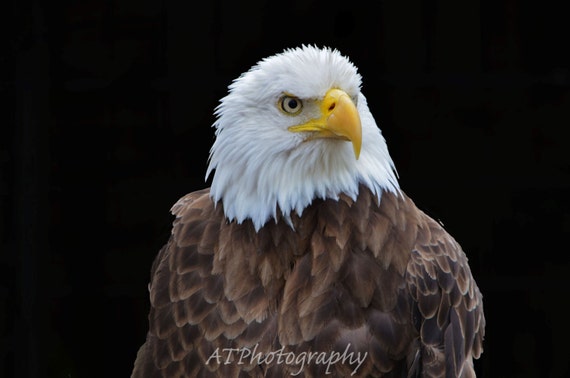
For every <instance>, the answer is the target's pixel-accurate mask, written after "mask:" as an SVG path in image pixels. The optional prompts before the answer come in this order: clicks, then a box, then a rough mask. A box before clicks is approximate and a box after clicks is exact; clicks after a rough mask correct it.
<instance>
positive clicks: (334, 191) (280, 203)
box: [206, 46, 399, 230]
mask: <svg viewBox="0 0 570 378" xmlns="http://www.w3.org/2000/svg"><path fill="white" fill-rule="evenodd" d="M360 84H361V78H360V75H359V74H358V72H357V70H356V67H354V65H353V64H352V63H351V62H350V61H349V60H348V59H347V58H345V57H343V56H342V55H341V54H340V53H339V52H338V51H337V50H331V49H328V48H325V49H319V48H317V47H313V46H303V47H301V48H296V49H290V50H286V51H284V52H283V53H281V54H277V55H274V56H272V57H269V58H266V59H264V60H262V61H261V62H259V63H258V64H257V65H255V66H254V67H252V68H251V69H250V70H249V71H248V72H246V73H244V74H242V75H241V76H240V77H239V78H238V79H236V80H235V81H234V82H233V83H232V84H231V85H230V87H229V89H230V91H229V94H228V95H227V96H226V97H224V98H223V99H222V100H221V103H220V105H219V106H218V107H217V109H216V116H217V117H218V118H217V121H216V122H215V123H214V127H215V128H216V141H215V142H214V145H213V146H212V149H211V152H210V162H209V166H208V170H207V173H206V177H208V176H209V175H210V174H211V173H212V171H214V170H215V172H214V177H213V180H212V186H211V189H210V195H211V196H212V199H213V200H214V201H215V202H218V201H221V202H222V203H223V206H224V211H225V214H226V216H227V218H228V219H229V220H236V221H237V222H239V223H241V222H243V221H244V220H246V219H251V220H252V221H253V224H254V225H255V228H256V229H257V230H259V228H261V227H262V226H263V225H264V224H265V223H266V222H267V221H269V220H270V219H271V218H274V219H276V215H277V209H280V211H281V212H282V214H283V215H284V216H285V219H288V217H289V216H290V214H291V213H292V212H297V213H298V214H299V215H301V214H302V212H303V209H305V208H306V207H307V206H309V205H310V204H311V202H312V201H313V200H314V199H315V198H323V199H324V198H332V199H337V198H338V196H339V194H341V193H345V194H347V195H349V196H351V197H352V198H354V199H356V197H357V195H358V186H359V184H361V183H362V184H364V185H365V186H367V187H368V188H370V189H371V190H372V191H373V192H374V193H375V194H376V195H377V196H379V197H380V196H381V193H382V190H388V191H392V192H398V191H399V186H398V182H397V179H396V176H395V173H394V165H393V162H392V159H391V158H390V155H389V154H388V149H387V146H386V142H385V141H384V138H383V137H382V135H381V133H380V130H379V129H378V127H377V126H376V123H375V121H374V118H373V117H372V115H371V113H370V111H369V110H368V106H367V104H366V99H365V98H364V96H363V95H362V93H360ZM331 88H338V89H342V90H343V91H345V92H346V93H347V94H348V95H349V96H350V97H351V98H353V99H354V100H355V103H356V107H357V110H358V113H359V115H360V120H361V124H362V148H361V153H360V157H359V159H358V160H357V159H356V158H355V156H354V152H353V149H352V145H351V144H350V143H349V142H346V141H342V140H336V139H313V140H310V141H306V140H305V139H304V138H303V136H302V135H300V133H293V132H291V131H289V130H288V128H289V127H291V126H294V125H296V124H299V123H300V122H304V121H307V120H309V119H310V118H311V117H314V115H315V114H314V111H313V110H311V107H310V106H306V108H304V109H303V111H302V112H301V113H300V114H298V115H295V116H292V115H290V114H285V113H284V112H283V111H281V110H280V109H279V106H278V103H279V99H280V97H281V96H283V95H284V94H288V95H289V94H290V95H294V96H295V97H296V98H299V99H301V100H302V101H307V104H309V103H310V101H316V100H319V99H322V98H323V96H324V95H325V93H327V91H328V90H329V89H331Z"/></svg>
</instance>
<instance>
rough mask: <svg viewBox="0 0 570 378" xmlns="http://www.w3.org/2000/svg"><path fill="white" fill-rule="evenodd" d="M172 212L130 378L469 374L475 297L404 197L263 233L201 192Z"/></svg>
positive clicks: (477, 327)
mask: <svg viewBox="0 0 570 378" xmlns="http://www.w3.org/2000/svg"><path fill="white" fill-rule="evenodd" d="M172 212H173V214H174V215H176V219H175V221H174V226H173V229H172V236H171V238H170V240H169V241H168V243H167V244H166V245H165V246H164V247H163V248H162V249H161V250H160V252H159V254H158V256H157V258H156V260H155V262H154V264H153V267H152V273H151V283H150V286H149V288H150V300H151V311H150V315H149V332H148V335H147V340H146V343H145V344H144V345H143V346H142V347H141V349H140V350H139V353H138V356H137V360H136V362H135V367H134V371H133V377H288V376H295V375H296V376H298V377H321V376H327V375H328V376H331V377H345V376H350V375H353V376H358V377H368V376H370V377H415V376H418V377H420V376H421V377H440V376H441V377H456V376H463V377H470V376H474V372H473V364H472V357H475V358H478V357H479V355H480V353H481V351H482V339H483V334H484V325H485V319H484V315H483V308H482V299H481V294H480V292H479V290H478V288H477V286H476V284H475V281H474V280H473V277H472V276H471V272H470V269H469V266H468V264H467V258H466V257H465V254H464V253H463V251H462V250H461V247H460V246H459V245H458V244H457V242H456V241H455V240H454V239H453V238H452V237H451V236H450V235H449V234H448V233H447V232H446V231H445V230H444V229H443V228H442V227H441V226H440V225H439V224H438V223H437V222H435V221H434V220H432V219H431V218H429V217H428V216H427V215H425V214H424V213H423V212H421V211H420V210H418V209H417V208H416V206H415V205H414V204H413V202H412V201H411V200H410V199H409V198H407V197H406V196H405V195H404V194H400V195H396V194H393V193H390V192H384V193H383V194H382V197H381V200H380V202H378V200H377V198H376V197H375V196H374V195H373V194H372V193H371V192H370V191H369V190H368V189H367V188H365V187H364V186H361V187H360V194H359V196H358V198H357V199H356V201H353V200H352V199H350V198H348V197H347V196H344V195H341V196H340V198H339V200H338V201H335V200H330V199H329V200H315V201H313V203H312V205H310V206H309V207H307V208H306V209H305V210H304V211H303V214H302V216H300V217H299V216H297V215H293V216H292V219H291V222H290V223H291V225H290V224H288V222H286V221H285V220H284V219H278V221H277V222H274V221H270V222H268V223H267V224H266V225H265V226H263V227H262V228H261V229H260V230H259V231H258V232H256V231H255V229H254V227H253V224H252V223H251V221H249V220H247V221H245V222H243V223H242V224H237V223H236V222H227V220H226V218H225V216H224V212H223V206H222V204H221V203H218V204H217V205H216V206H215V205H214V203H213V202H212V200H211V198H210V197H209V190H208V189H206V190H202V191H199V192H195V193H191V194H189V195H187V196H185V197H183V198H182V199H180V200H179V201H178V203H176V205H174V207H173V209H172ZM357 356H358V357H359V358H360V359H357ZM309 357H311V358H309ZM333 362H334V363H333Z"/></svg>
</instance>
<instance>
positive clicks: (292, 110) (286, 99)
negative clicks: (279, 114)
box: [279, 95, 303, 115]
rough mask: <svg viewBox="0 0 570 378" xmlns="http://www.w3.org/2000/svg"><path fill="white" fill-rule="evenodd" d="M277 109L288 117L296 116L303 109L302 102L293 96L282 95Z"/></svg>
mask: <svg viewBox="0 0 570 378" xmlns="http://www.w3.org/2000/svg"><path fill="white" fill-rule="evenodd" d="M279 107H280V109H281V110H282V111H284V112H285V113H287V114H290V115H297V114H299V113H300V112H301V109H303V102H302V101H301V100H300V99H298V98H297V97H295V96H289V95H284V96H283V97H281V99H279Z"/></svg>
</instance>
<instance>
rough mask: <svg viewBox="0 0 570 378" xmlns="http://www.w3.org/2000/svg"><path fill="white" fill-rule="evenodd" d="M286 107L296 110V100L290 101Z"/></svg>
mask: <svg viewBox="0 0 570 378" xmlns="http://www.w3.org/2000/svg"><path fill="white" fill-rule="evenodd" d="M287 106H289V109H295V108H297V100H295V99H294V98H292V99H290V100H289V103H288V104H287Z"/></svg>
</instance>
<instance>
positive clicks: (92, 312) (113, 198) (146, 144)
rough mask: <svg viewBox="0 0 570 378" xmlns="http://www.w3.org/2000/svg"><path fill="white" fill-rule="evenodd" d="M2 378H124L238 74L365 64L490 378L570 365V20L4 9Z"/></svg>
mask: <svg viewBox="0 0 570 378" xmlns="http://www.w3.org/2000/svg"><path fill="white" fill-rule="evenodd" d="M0 17H1V19H0V21H1V22H0V25H1V27H2V30H1V34H2V39H1V40H3V41H4V42H3V44H2V49H1V51H0V65H1V66H0V68H1V72H0V75H1V76H0V77H1V82H0V96H1V98H0V104H1V105H0V109H1V110H2V114H1V122H2V127H1V128H0V129H1V132H0V133H1V134H0V165H1V170H0V175H1V176H0V196H1V197H0V201H1V202H0V206H1V207H2V212H1V218H0V222H1V227H0V232H1V234H0V239H1V244H0V248H1V250H0V268H1V274H0V376H6V377H12V376H14V377H42V376H48V377H65V378H67V377H103V376H104V377H115V376H116V377H125V376H128V375H129V374H130V371H131V368H132V363H133V361H134V359H135V355H136V351H137V349H138V347H139V346H140V345H141V344H142V343H143V341H144V337H145V333H146V330H147V323H146V322H147V313H148V308H149V304H148V297H147V283H148V280H149V272H150V266H151V262H152V260H153V258H154V257H155V255H156V253H157V251H158V249H159V248H160V247H161V245H162V244H163V243H164V242H166V240H167V238H168V236H169V233H170V223H171V221H172V217H171V216H170V214H169V212H168V210H169V209H170V206H171V205H172V204H173V203H174V202H175V201H176V200H177V199H178V198H179V197H180V196H182V195H183V194H185V193H187V192H190V191H194V190H197V189H200V188H203V187H205V186H206V185H207V184H208V183H205V182H204V174H205V166H206V162H207V157H208V152H209V148H210V146H211V144H212V141H213V131H212V129H211V128H210V125H211V124H212V122H213V121H214V117H213V114H212V113H213V109H214V107H215V106H216V104H217V103H218V99H219V98H220V97H222V96H223V95H224V94H225V93H226V87H227V85H228V84H229V83H230V82H231V80H232V79H234V78H236V77H237V76H238V75H239V74H240V73H241V72H243V71H245V70H247V69H248V68H249V67H250V66H251V65H253V64H254V63H255V62H257V61H258V60H259V59H261V58H263V57H265V56H268V55H272V54H274V53H277V52H280V51H282V50H283V49H284V48H287V47H295V46H298V45H300V44H302V43H305V44H317V45H319V46H322V45H327V46H332V47H336V48H338V49H339V50H340V51H341V52H342V53H343V54H345V55H348V56H349V57H350V58H351V60H352V61H353V62H354V63H355V64H356V66H357V67H359V70H360V73H361V74H362V76H363V82H364V85H363V92H364V94H365V95H366V96H367V98H368V103H369V106H370V108H371V110H372V112H373V114H374V115H375V117H376V119H377V121H378V123H379V125H380V127H381V129H382V130H383V134H384V136H385V137H386V139H387V142H388V146H389V148H390V152H391V155H392V157H393V159H394V161H395V163H396V166H397V168H398V172H399V175H400V183H401V187H402V188H403V189H404V191H406V192H407V194H408V195H410V196H411V197H412V198H413V199H414V200H415V202H416V204H417V205H418V206H419V207H420V208H422V209H423V210H425V211H426V212H427V213H428V214H429V215H431V216H433V217H434V218H436V219H439V220H441V221H442V222H443V223H444V224H445V227H446V228H447V230H448V231H449V232H450V233H451V234H452V235H454V236H455V238H456V239H457V240H458V241H459V242H460V243H461V244H462V246H463V248H464V250H465V251H466V253H467V255H468V257H469V259H470V264H471V269H472V272H473V275H474V276H475V277H476V279H477V282H478V284H479V286H480V288H481V291H482V292H483V294H484V300H485V312H486V316H487V337H486V342H485V353H484V354H483V357H482V359H481V360H480V361H478V362H477V370H478V372H479V374H480V375H481V376H484V377H508V376H517V377H531V376H533V377H562V376H564V375H568V374H569V372H570V362H569V355H570V347H569V341H568V340H569V339H570V327H569V326H568V313H569V312H568V308H569V305H570V293H569V290H568V289H569V286H570V285H569V284H568V280H569V275H570V269H569V268H570V257H569V253H570V250H569V246H568V235H569V234H570V205H569V204H568V202H567V201H566V198H567V196H568V195H569V194H570V191H569V189H570V182H569V181H570V180H569V178H570V164H569V163H570V153H569V151H568V139H567V137H566V131H567V130H566V129H567V128H568V127H569V126H570V122H569V119H568V109H569V106H570V92H569V91H568V88H569V84H570V72H569V68H570V65H569V60H568V58H567V53H568V37H569V33H568V31H569V28H568V26H567V25H568V20H567V13H566V12H564V11H563V10H562V9H561V8H557V7H555V6H552V5H548V4H547V3H545V2H526V3H521V2H518V1H506V2H500V1H484V2H449V4H448V3H444V2H442V1H427V0H426V1H423V2H417V3H413V4H411V3H409V2H404V1H398V2H396V1H384V2H377V3H375V4H374V6H365V5H364V3H362V4H361V3H358V2H346V1H344V2H337V1H333V0H331V1H304V2H295V1H286V2H282V1H271V2H269V1H267V2H266V1H252V2H248V3H245V4H242V3H239V2H236V1H223V0H219V1H214V2H209V3H199V2H191V1H185V2H182V1H180V2H175V1H159V0H154V1H151V0H145V1H140V0H139V1H135V0H123V1H95V0H87V1H68V2H53V1H52V2H48V1H40V0H22V1H17V2H16V1H14V2H13V3H12V4H10V3H8V4H5V5H4V6H3V7H2V13H1V14H0Z"/></svg>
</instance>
